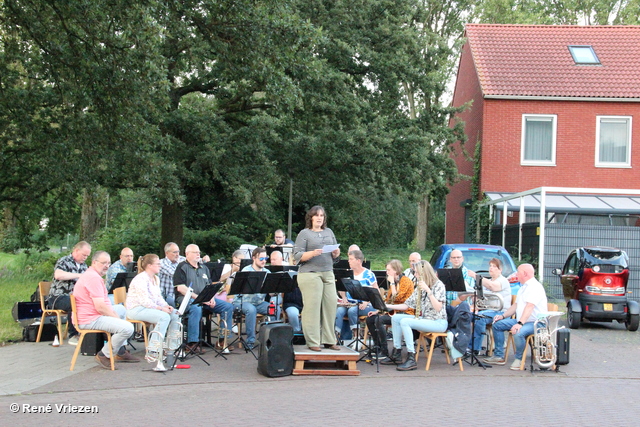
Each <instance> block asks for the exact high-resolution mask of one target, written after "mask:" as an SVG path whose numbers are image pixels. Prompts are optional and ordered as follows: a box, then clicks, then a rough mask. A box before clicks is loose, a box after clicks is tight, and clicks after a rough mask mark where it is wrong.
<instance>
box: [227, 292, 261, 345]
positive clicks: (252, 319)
mask: <svg viewBox="0 0 640 427" xmlns="http://www.w3.org/2000/svg"><path fill="white" fill-rule="evenodd" d="M235 301H238V303H237V304H236V302H235ZM233 306H234V307H235V308H237V309H238V310H240V309H242V313H244V325H245V328H246V332H247V344H249V345H253V344H255V342H256V316H257V315H258V313H260V314H264V315H266V314H267V312H268V310H269V303H268V302H266V301H262V302H261V303H259V304H258V305H253V304H251V303H250V302H243V303H242V308H241V307H240V300H239V299H236V300H234V303H233Z"/></svg>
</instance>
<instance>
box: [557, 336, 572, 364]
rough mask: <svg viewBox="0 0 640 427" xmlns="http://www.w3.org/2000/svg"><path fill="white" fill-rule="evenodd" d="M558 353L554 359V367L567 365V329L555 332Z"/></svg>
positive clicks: (568, 337)
mask: <svg viewBox="0 0 640 427" xmlns="http://www.w3.org/2000/svg"><path fill="white" fill-rule="evenodd" d="M556 334H557V335H556V336H557V339H556V341H557V343H558V353H557V359H556V365H568V364H569V344H570V342H571V340H570V338H571V331H570V330H569V329H567V328H563V329H558V332H556Z"/></svg>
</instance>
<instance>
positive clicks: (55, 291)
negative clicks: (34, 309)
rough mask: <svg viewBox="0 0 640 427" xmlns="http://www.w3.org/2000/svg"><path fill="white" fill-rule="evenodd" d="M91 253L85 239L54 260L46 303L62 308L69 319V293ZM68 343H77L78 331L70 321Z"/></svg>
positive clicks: (56, 308)
mask: <svg viewBox="0 0 640 427" xmlns="http://www.w3.org/2000/svg"><path fill="white" fill-rule="evenodd" d="M89 255H91V245H90V244H89V243H87V242H85V241H81V242H78V243H76V245H75V246H74V247H73V249H72V251H71V254H70V255H67V256H63V257H62V258H60V259H59V260H58V261H57V262H56V266H55V267H54V270H53V282H52V283H51V289H50V290H49V298H47V304H48V306H49V308H52V309H55V310H64V311H66V312H67V313H68V316H69V319H71V300H70V299H69V294H70V293H72V292H73V288H74V285H75V284H76V281H77V280H78V278H79V277H80V275H81V274H82V273H84V272H85V271H87V264H85V261H86V260H87V258H89ZM69 344H71V345H77V344H78V332H77V331H76V328H75V327H74V325H73V323H72V322H69Z"/></svg>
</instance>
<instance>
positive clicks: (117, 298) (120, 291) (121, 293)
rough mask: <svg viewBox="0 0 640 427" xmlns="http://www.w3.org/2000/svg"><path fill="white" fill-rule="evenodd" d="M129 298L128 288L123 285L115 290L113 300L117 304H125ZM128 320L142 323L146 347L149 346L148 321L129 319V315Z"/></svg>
mask: <svg viewBox="0 0 640 427" xmlns="http://www.w3.org/2000/svg"><path fill="white" fill-rule="evenodd" d="M126 300H127V288H125V287H124V286H121V287H119V288H116V289H114V290H113V302H114V303H116V304H124V303H125V301H126ZM126 320H127V322H129V323H133V324H134V325H136V324H137V325H142V334H143V336H144V348H147V347H149V337H148V336H147V322H144V321H142V320H134V319H129V317H128V316H127V318H126Z"/></svg>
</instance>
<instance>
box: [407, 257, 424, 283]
mask: <svg viewBox="0 0 640 427" xmlns="http://www.w3.org/2000/svg"><path fill="white" fill-rule="evenodd" d="M420 261H422V255H420V253H419V252H411V255H409V268H407V269H406V270H405V271H404V275H405V276H406V277H408V278H409V279H411V280H413V277H414V276H413V274H414V271H413V267H412V266H413V264H415V263H417V262H420Z"/></svg>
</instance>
